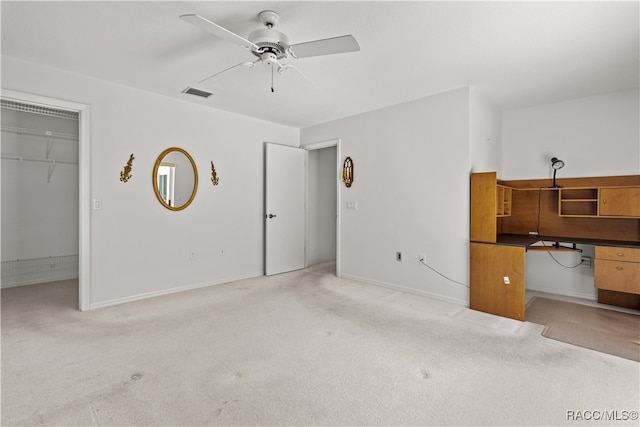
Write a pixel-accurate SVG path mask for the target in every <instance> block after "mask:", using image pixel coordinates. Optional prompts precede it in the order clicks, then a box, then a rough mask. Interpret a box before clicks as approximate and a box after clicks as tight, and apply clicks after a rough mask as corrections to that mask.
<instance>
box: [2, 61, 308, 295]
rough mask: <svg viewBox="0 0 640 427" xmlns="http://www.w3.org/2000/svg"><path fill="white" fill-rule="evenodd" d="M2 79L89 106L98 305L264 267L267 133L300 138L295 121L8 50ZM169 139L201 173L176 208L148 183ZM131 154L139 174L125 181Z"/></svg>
mask: <svg viewBox="0 0 640 427" xmlns="http://www.w3.org/2000/svg"><path fill="white" fill-rule="evenodd" d="M2 86H3V88H6V89H11V90H16V91H22V92H28V93H34V94H38V95H43V96H48V97H53V98H59V99H65V100H69V101H74V102H77V103H82V104H88V105H90V107H91V157H92V161H91V198H92V199H101V200H102V202H103V209H102V210H93V211H92V212H91V289H90V301H91V306H92V307H98V306H101V305H108V304H113V303H117V302H123V301H127V300H131V299H135V298H138V297H144V296H151V295H157V294H161V293H165V292H169V291H172V290H177V289H186V288H189V287H197V286H205V285H208V284H215V283H221V282H226V281H230V280H234V279H238V278H245V277H252V276H257V275H261V274H263V257H264V253H263V252H264V250H263V215H264V212H263V211H264V208H263V141H274V142H278V143H281V144H288V145H292V146H297V145H298V141H299V130H298V129H295V128H291V127H286V126H280V125H276V124H272V123H268V122H264V121H260V120H255V119H251V118H247V117H243V116H240V115H237V114H231V113H226V112H222V111H218V110H214V109H211V108H205V107H203V106H200V105H196V104H193V103H190V102H183V101H179V100H175V99H172V98H167V97H163V96H159V95H155V94H151V93H148V92H143V91H139V90H136V89H132V88H128V87H124V86H120V85H116V84H112V83H108V82H104V81H101V80H96V79H92V78H88V77H85V76H80V75H75V74H70V73H66V72H62V71H59V70H55V69H51V68H45V67H41V66H38V65H35V64H30V63H27V62H23V61H19V60H15V59H13V58H9V57H5V56H3V57H2ZM171 146H178V147H181V148H184V149H185V150H187V151H188V152H189V153H190V154H191V156H192V157H193V158H194V160H195V162H196V165H197V168H198V173H199V179H200V181H199V182H200V183H199V188H198V193H197V195H196V197H195V199H194V201H193V203H192V204H191V206H189V207H188V208H187V209H185V210H183V211H178V212H173V211H170V210H168V209H166V208H164V207H163V206H161V205H160V203H159V202H158V200H157V199H156V197H155V194H154V192H153V188H152V177H151V173H152V170H153V165H154V162H155V160H156V158H157V156H158V155H159V154H160V153H161V152H162V151H163V150H164V149H166V148H168V147H171ZM131 153H133V154H134V156H135V160H134V161H133V171H132V175H133V177H132V178H131V180H129V182H128V183H122V182H120V179H119V174H120V171H122V170H123V168H124V165H125V164H126V162H127V160H128V158H129V155H130V154H131ZM211 160H213V161H214V163H215V166H216V171H217V173H218V175H219V176H220V184H219V185H218V186H217V187H214V186H212V185H211V181H210V173H211V166H210V161H211ZM192 251H193V252H196V255H197V259H196V260H193V261H192V260H189V253H190V252H192ZM221 251H224V255H222V254H221Z"/></svg>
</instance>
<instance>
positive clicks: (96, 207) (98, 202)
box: [93, 199, 102, 211]
mask: <svg viewBox="0 0 640 427" xmlns="http://www.w3.org/2000/svg"><path fill="white" fill-rule="evenodd" d="M100 209H102V199H93V210H96V211H97V210H100Z"/></svg>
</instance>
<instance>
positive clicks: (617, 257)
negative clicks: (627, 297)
mask: <svg viewBox="0 0 640 427" xmlns="http://www.w3.org/2000/svg"><path fill="white" fill-rule="evenodd" d="M594 282H595V287H596V288H598V289H603V290H608V291H616V292H625V293H629V294H640V249H636V248H622V247H612V246H596V259H595V269H594Z"/></svg>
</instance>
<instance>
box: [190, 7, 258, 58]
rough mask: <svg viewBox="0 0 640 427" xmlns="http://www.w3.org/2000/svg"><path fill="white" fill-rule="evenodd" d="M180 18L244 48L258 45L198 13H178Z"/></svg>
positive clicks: (251, 48)
mask: <svg viewBox="0 0 640 427" xmlns="http://www.w3.org/2000/svg"><path fill="white" fill-rule="evenodd" d="M180 19H182V20H183V21H185V22H188V23H189V24H191V25H195V26H196V27H198V28H200V29H202V30H204V31H206V32H208V33H211V34H213V35H215V36H218V37H220V38H221V39H225V40H227V41H230V42H231V43H233V44H235V45H238V46H240V47H243V48H245V49H250V50H256V49H258V46H257V45H256V44H254V43H252V42H250V41H249V40H247V39H245V38H244V37H240V36H239V35H237V34H236V33H232V32H231V31H229V30H227V29H226V28H223V27H221V26H220V25H218V24H216V23H213V22H211V21H209V20H208V19H206V18H203V17H202V16H200V15H194V14H188V15H180Z"/></svg>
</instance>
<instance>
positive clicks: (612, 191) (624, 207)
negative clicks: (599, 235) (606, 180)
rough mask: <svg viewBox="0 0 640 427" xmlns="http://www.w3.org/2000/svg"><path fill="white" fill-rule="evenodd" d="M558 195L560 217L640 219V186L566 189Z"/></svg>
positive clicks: (562, 189) (561, 190)
mask: <svg viewBox="0 0 640 427" xmlns="http://www.w3.org/2000/svg"><path fill="white" fill-rule="evenodd" d="M558 194H559V203H558V207H559V212H558V214H559V215H560V216H566V217H596V218H597V217H617V218H640V186H631V187H566V188H561V189H560V191H559V193H558Z"/></svg>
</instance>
